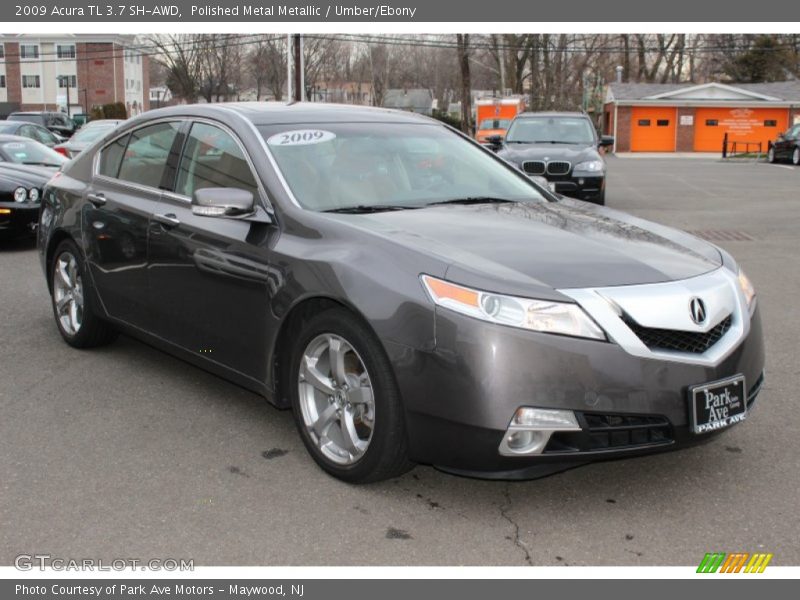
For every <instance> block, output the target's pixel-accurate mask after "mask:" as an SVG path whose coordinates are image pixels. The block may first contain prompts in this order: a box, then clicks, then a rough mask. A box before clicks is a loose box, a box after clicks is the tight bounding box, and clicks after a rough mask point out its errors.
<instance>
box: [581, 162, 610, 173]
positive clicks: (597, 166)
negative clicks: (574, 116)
mask: <svg viewBox="0 0 800 600" xmlns="http://www.w3.org/2000/svg"><path fill="white" fill-rule="evenodd" d="M604 166H605V165H603V161H602V160H587V161H585V162H582V163H578V164H577V165H575V169H574V170H575V171H588V172H590V173H599V172H601V171H602V170H603V167H604Z"/></svg>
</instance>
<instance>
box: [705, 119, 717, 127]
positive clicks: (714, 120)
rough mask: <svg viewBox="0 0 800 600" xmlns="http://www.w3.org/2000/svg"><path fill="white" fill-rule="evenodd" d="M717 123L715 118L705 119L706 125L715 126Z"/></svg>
mask: <svg viewBox="0 0 800 600" xmlns="http://www.w3.org/2000/svg"><path fill="white" fill-rule="evenodd" d="M717 125H719V121H718V120H717V119H706V127H716V126H717Z"/></svg>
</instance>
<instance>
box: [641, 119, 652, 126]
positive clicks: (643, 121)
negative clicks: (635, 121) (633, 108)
mask: <svg viewBox="0 0 800 600" xmlns="http://www.w3.org/2000/svg"><path fill="white" fill-rule="evenodd" d="M639 127H650V119H639Z"/></svg>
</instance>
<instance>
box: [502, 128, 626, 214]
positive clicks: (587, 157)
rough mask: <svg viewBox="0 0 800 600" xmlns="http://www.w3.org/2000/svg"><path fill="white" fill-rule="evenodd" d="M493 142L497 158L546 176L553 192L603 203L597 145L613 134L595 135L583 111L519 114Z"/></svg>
mask: <svg viewBox="0 0 800 600" xmlns="http://www.w3.org/2000/svg"><path fill="white" fill-rule="evenodd" d="M490 141H491V140H490ZM494 143H495V144H496V147H499V149H498V150H497V152H498V154H499V155H500V156H501V157H503V158H505V159H506V160H507V161H509V162H511V163H513V164H515V165H517V166H518V167H519V168H520V169H522V170H523V171H525V173H527V174H529V175H539V176H541V177H545V178H547V180H548V181H550V182H551V183H553V184H554V187H555V191H556V192H557V193H559V194H564V195H565V196H570V197H572V198H578V199H580V200H588V201H589V202H594V203H595V204H605V201H606V163H605V161H604V160H603V157H602V156H601V155H600V153H599V152H598V148H599V147H601V146H611V145H613V143H614V139H613V138H612V137H610V136H603V137H598V135H597V131H596V130H595V127H594V125H593V124H592V121H591V120H590V119H589V117H587V116H586V115H585V114H583V113H577V112H537V113H522V114H519V115H517V116H516V117H515V118H514V120H513V121H512V122H511V125H510V126H509V128H508V132H507V133H506V136H505V139H502V140H501V139H495V140H494Z"/></svg>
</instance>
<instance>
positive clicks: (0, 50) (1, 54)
mask: <svg viewBox="0 0 800 600" xmlns="http://www.w3.org/2000/svg"><path fill="white" fill-rule="evenodd" d="M5 57H6V46H5V44H3V43H2V42H0V58H5Z"/></svg>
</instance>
